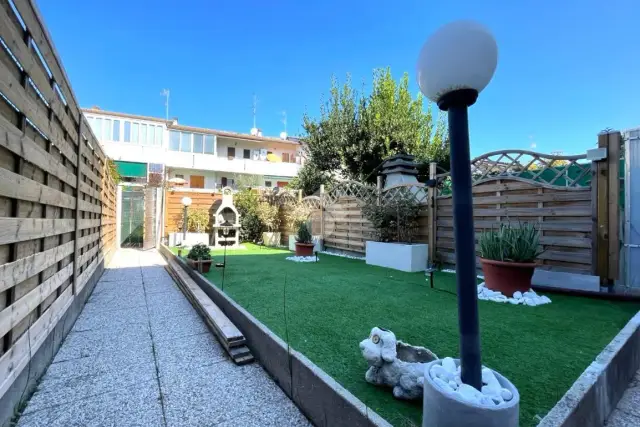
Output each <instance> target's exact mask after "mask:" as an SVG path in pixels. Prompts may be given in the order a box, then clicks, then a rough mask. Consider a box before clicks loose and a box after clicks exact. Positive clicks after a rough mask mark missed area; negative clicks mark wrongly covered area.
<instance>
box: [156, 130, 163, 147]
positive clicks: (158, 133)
mask: <svg viewBox="0 0 640 427" xmlns="http://www.w3.org/2000/svg"><path fill="white" fill-rule="evenodd" d="M156 145H158V146H159V145H162V126H156Z"/></svg>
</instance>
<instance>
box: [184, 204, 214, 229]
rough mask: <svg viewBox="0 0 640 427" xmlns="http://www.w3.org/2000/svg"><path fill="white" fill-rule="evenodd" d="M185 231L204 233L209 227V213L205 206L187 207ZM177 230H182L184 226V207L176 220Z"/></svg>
mask: <svg viewBox="0 0 640 427" xmlns="http://www.w3.org/2000/svg"><path fill="white" fill-rule="evenodd" d="M187 218H188V222H187V231H189V232H194V233H205V232H207V229H208V228H209V220H210V218H211V217H210V215H209V211H208V210H207V209H206V208H189V209H187ZM177 225H178V230H182V227H183V226H184V209H183V210H182V213H181V214H180V219H179V220H178V224H177Z"/></svg>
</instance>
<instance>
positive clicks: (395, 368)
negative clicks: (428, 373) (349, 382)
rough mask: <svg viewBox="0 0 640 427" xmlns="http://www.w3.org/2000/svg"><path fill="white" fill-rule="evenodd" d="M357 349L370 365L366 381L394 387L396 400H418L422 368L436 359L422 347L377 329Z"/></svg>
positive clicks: (420, 393)
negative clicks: (399, 339) (398, 339)
mask: <svg viewBox="0 0 640 427" xmlns="http://www.w3.org/2000/svg"><path fill="white" fill-rule="evenodd" d="M360 350H362V356H364V358H365V359H366V361H367V363H369V369H367V373H366V374H365V376H364V378H365V380H366V381H367V382H368V383H371V384H374V385H381V386H389V387H393V396H394V397H395V398H396V399H407V400H409V399H419V398H421V397H422V392H423V384H424V375H425V372H424V370H425V367H426V366H427V363H428V362H431V361H432V360H435V359H437V358H438V357H437V356H436V355H435V354H433V353H432V352H431V351H430V350H428V349H426V348H424V347H416V346H412V345H409V344H406V343H403V342H402V341H397V340H396V336H395V334H394V333H393V332H391V331H389V330H387V329H383V328H378V327H375V328H373V329H372V330H371V335H369V338H367V339H365V340H363V341H362V342H361V343H360Z"/></svg>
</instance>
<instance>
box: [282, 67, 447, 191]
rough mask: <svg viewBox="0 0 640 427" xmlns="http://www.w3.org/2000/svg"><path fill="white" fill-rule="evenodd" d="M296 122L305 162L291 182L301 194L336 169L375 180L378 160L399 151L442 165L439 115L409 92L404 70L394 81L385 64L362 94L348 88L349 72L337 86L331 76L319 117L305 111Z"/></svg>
mask: <svg viewBox="0 0 640 427" xmlns="http://www.w3.org/2000/svg"><path fill="white" fill-rule="evenodd" d="M302 126H303V129H304V131H305V136H304V137H303V141H304V142H305V157H306V162H305V165H304V167H303V168H302V169H301V171H300V176H299V177H298V178H297V179H296V180H295V181H294V182H293V183H292V186H293V187H294V188H300V189H302V190H304V192H305V194H310V193H313V192H315V191H317V189H318V188H319V186H320V184H330V183H331V181H332V179H334V178H335V176H336V175H338V174H339V175H341V176H342V177H345V178H351V179H355V180H358V181H367V182H375V180H376V174H375V173H374V172H375V169H376V168H377V167H378V166H379V165H380V163H382V161H383V160H384V159H385V158H386V157H388V156H391V155H393V154H397V153H401V152H402V153H409V154H413V155H414V156H416V158H417V160H418V161H419V162H423V163H428V162H430V161H437V162H439V163H440V164H441V166H443V167H448V163H449V162H448V158H449V147H448V139H447V129H446V124H445V122H444V120H443V118H442V117H440V118H439V119H438V120H434V119H433V114H432V106H431V104H428V105H427V106H426V109H425V108H424V103H423V97H422V95H418V96H417V97H415V98H414V97H413V96H412V95H411V93H410V91H409V76H408V74H406V73H405V74H404V75H403V76H402V78H401V79H400V81H399V82H396V81H395V80H394V79H393V76H392V75H391V70H390V69H389V68H386V69H377V70H374V73H373V88H372V90H371V93H370V94H369V95H368V96H365V95H364V90H362V91H361V92H360V93H357V92H356V91H354V90H353V88H352V85H351V79H350V77H349V76H347V79H346V81H345V83H344V84H343V85H342V86H340V85H339V83H338V81H337V79H336V78H335V77H334V78H332V79H331V88H330V90H329V100H328V101H326V102H323V103H321V106H320V117H319V118H317V119H314V118H311V117H309V115H305V116H304V118H303V124H302ZM427 169H428V167H427Z"/></svg>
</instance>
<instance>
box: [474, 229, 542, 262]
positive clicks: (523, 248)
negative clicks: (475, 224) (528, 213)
mask: <svg viewBox="0 0 640 427" xmlns="http://www.w3.org/2000/svg"><path fill="white" fill-rule="evenodd" d="M478 243H479V244H480V256H481V257H482V258H485V259H490V260H494V261H508V262H523V263H531V262H534V261H535V260H536V258H537V257H538V256H539V255H540V254H541V253H542V252H543V251H542V248H541V246H540V233H539V231H538V229H537V228H536V227H535V225H534V224H531V223H528V222H524V223H518V226H517V227H515V226H512V225H511V224H510V223H507V224H500V227H499V228H498V229H491V230H490V231H485V232H484V233H482V234H480V237H479V238H478Z"/></svg>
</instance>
